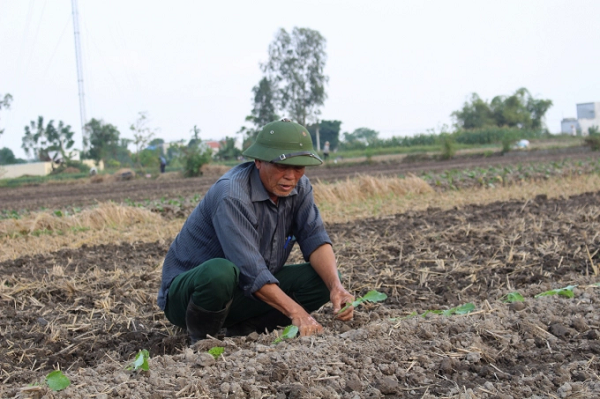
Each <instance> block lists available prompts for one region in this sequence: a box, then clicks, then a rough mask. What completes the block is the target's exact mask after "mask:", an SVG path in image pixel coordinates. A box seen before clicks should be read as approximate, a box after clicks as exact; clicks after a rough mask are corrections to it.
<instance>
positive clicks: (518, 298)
mask: <svg viewBox="0 0 600 399" xmlns="http://www.w3.org/2000/svg"><path fill="white" fill-rule="evenodd" d="M502 298H504V299H503V300H502V302H508V303H513V302H523V301H525V298H523V295H521V294H519V293H518V292H516V291H515V292H509V293H508V294H506V295H504V296H503V297H502Z"/></svg>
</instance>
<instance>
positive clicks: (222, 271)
mask: <svg viewBox="0 0 600 399" xmlns="http://www.w3.org/2000/svg"><path fill="white" fill-rule="evenodd" d="M202 266H203V267H202V271H201V273H200V274H201V279H202V280H203V281H204V282H205V283H209V284H210V285H211V286H221V287H226V286H236V285H237V284H238V279H239V274H240V271H239V269H238V267H237V266H236V265H234V264H233V263H232V262H230V261H228V260H227V259H222V258H216V259H211V260H209V261H206V262H205V263H204V264H203V265H202Z"/></svg>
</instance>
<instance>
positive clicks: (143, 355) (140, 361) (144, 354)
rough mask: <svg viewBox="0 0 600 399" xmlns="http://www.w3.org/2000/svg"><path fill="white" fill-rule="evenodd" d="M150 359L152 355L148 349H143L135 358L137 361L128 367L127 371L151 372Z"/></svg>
mask: <svg viewBox="0 0 600 399" xmlns="http://www.w3.org/2000/svg"><path fill="white" fill-rule="evenodd" d="M149 358H150V353H149V352H148V351H147V350H146V349H142V350H141V351H139V352H138V354H137V355H136V356H135V360H134V361H133V363H131V364H130V365H129V366H127V370H133V371H138V370H140V369H142V370H144V371H148V370H150V366H148V359H149Z"/></svg>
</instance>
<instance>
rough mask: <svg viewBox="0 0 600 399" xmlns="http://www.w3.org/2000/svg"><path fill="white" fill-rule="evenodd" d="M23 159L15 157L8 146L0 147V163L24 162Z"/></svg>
mask: <svg viewBox="0 0 600 399" xmlns="http://www.w3.org/2000/svg"><path fill="white" fill-rule="evenodd" d="M26 162H27V161H25V160H24V159H20V158H17V157H15V154H14V152H12V150H11V149H10V148H8V147H4V148H0V165H13V164H16V163H26Z"/></svg>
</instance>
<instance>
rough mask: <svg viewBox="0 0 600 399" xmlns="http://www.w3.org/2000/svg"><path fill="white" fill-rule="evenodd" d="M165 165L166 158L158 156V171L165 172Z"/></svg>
mask: <svg viewBox="0 0 600 399" xmlns="http://www.w3.org/2000/svg"><path fill="white" fill-rule="evenodd" d="M166 167H167V160H166V159H165V157H163V156H162V155H161V156H160V173H165V168H166Z"/></svg>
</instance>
